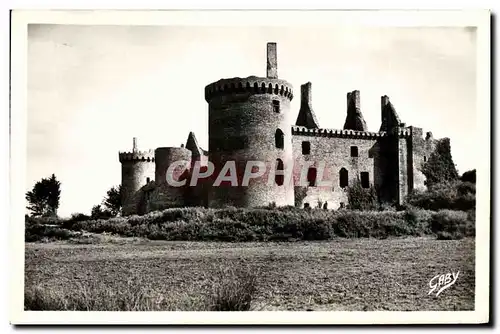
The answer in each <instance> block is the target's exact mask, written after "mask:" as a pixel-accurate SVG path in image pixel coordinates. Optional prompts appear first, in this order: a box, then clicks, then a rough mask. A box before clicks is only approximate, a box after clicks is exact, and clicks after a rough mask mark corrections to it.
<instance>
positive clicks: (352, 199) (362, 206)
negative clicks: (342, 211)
mask: <svg viewBox="0 0 500 334" xmlns="http://www.w3.org/2000/svg"><path fill="white" fill-rule="evenodd" d="M347 199H348V203H349V206H348V208H349V209H351V210H375V209H376V208H377V206H378V198H377V193H376V191H375V188H374V187H370V188H363V187H362V186H361V182H360V181H359V180H356V181H355V182H354V184H353V185H351V186H349V187H348V188H347Z"/></svg>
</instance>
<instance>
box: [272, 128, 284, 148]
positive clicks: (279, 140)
mask: <svg viewBox="0 0 500 334" xmlns="http://www.w3.org/2000/svg"><path fill="white" fill-rule="evenodd" d="M274 141H275V143H276V148H279V149H283V148H284V147H285V134H284V133H283V131H281V129H278V130H276V133H275V134H274Z"/></svg>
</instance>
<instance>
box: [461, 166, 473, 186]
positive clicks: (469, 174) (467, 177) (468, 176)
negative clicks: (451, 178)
mask: <svg viewBox="0 0 500 334" xmlns="http://www.w3.org/2000/svg"><path fill="white" fill-rule="evenodd" d="M460 180H462V181H463V182H471V183H476V170H475V169H473V170H468V171H466V172H465V173H463V174H462V177H461V178H460Z"/></svg>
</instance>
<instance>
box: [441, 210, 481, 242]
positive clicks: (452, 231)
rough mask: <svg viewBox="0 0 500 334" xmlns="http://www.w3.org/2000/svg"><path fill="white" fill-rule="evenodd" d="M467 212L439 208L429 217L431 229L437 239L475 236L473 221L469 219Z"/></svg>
mask: <svg viewBox="0 0 500 334" xmlns="http://www.w3.org/2000/svg"><path fill="white" fill-rule="evenodd" d="M469 218H470V217H469V215H468V214H467V212H463V211H453V210H441V211H439V212H435V213H434V214H433V215H432V219H431V230H432V232H433V233H435V234H436V235H437V238H438V239H442V240H450V239H462V238H464V237H472V236H475V223H474V222H473V221H471V220H469Z"/></svg>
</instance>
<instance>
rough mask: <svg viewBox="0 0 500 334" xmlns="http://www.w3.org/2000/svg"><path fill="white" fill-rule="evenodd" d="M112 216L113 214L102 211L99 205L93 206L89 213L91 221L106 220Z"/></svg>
mask: <svg viewBox="0 0 500 334" xmlns="http://www.w3.org/2000/svg"><path fill="white" fill-rule="evenodd" d="M112 216H113V214H112V213H111V212H110V211H109V210H105V209H103V208H102V207H101V205H100V204H97V205H94V206H93V207H92V210H91V212H90V217H91V218H92V219H108V218H111V217H112Z"/></svg>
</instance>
